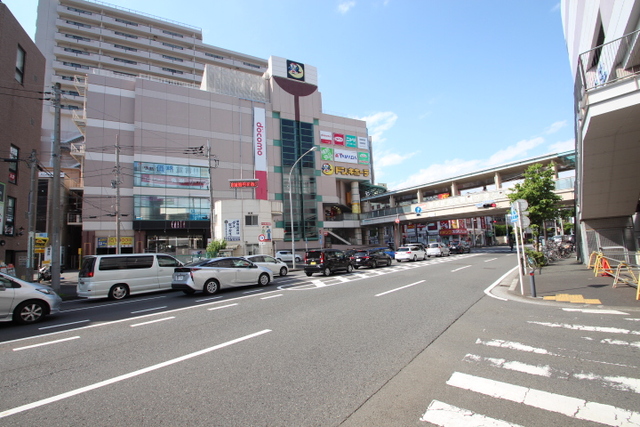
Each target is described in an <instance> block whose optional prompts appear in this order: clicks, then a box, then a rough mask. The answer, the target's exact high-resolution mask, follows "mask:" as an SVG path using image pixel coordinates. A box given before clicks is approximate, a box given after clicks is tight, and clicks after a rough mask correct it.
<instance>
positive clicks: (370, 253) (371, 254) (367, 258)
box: [351, 248, 393, 269]
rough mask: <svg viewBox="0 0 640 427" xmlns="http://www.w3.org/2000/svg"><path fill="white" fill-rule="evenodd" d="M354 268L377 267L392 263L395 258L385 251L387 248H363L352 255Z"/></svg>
mask: <svg viewBox="0 0 640 427" xmlns="http://www.w3.org/2000/svg"><path fill="white" fill-rule="evenodd" d="M351 260H352V261H353V268H356V269H357V268H360V267H370V268H376V267H379V266H382V265H387V266H388V265H391V263H392V262H393V259H392V258H391V257H390V256H389V254H388V253H386V252H385V248H375V249H363V250H359V251H356V252H355V253H354V254H353V256H352V257H351Z"/></svg>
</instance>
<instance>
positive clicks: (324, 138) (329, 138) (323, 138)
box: [320, 130, 333, 144]
mask: <svg viewBox="0 0 640 427" xmlns="http://www.w3.org/2000/svg"><path fill="white" fill-rule="evenodd" d="M320 142H321V143H323V144H331V142H333V134H332V133H331V132H329V131H326V130H321V131H320Z"/></svg>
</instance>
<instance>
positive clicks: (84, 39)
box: [64, 34, 91, 42]
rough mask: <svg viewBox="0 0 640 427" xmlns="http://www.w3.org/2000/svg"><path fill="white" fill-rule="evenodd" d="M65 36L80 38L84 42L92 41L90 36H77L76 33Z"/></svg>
mask: <svg viewBox="0 0 640 427" xmlns="http://www.w3.org/2000/svg"><path fill="white" fill-rule="evenodd" d="M64 36H65V37H68V38H70V39H74V40H79V41H83V42H90V41H91V39H90V38H87V37H82V36H76V35H75V34H65V35H64Z"/></svg>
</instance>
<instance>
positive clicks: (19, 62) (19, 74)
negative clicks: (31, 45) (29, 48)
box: [16, 46, 27, 84]
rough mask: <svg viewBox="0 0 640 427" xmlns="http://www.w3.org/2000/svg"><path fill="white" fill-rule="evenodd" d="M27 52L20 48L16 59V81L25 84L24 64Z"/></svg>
mask: <svg viewBox="0 0 640 427" xmlns="http://www.w3.org/2000/svg"><path fill="white" fill-rule="evenodd" d="M26 56H27V54H26V52H25V51H24V49H23V48H22V47H21V46H18V56H17V58H16V80H17V81H18V82H19V83H20V84H23V83H24V64H25V57H26Z"/></svg>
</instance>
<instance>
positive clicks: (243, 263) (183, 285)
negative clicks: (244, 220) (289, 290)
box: [171, 257, 273, 295]
mask: <svg viewBox="0 0 640 427" xmlns="http://www.w3.org/2000/svg"><path fill="white" fill-rule="evenodd" d="M272 279H273V274H272V273H271V270H269V269H268V268H265V267H262V266H259V265H256V264H254V263H252V262H251V261H248V260H246V259H244V258H236V257H220V258H212V259H205V260H201V261H196V262H193V263H191V264H187V265H185V266H183V267H176V269H175V270H174V273H173V280H172V281H171V288H173V289H178V290H181V291H182V292H184V293H185V294H187V295H190V294H193V293H195V292H196V291H202V292H204V293H205V294H207V295H213V294H215V293H216V292H218V291H219V290H220V289H221V288H226V287H236V286H245V285H256V284H257V285H260V286H267V285H268V284H269V283H271V280H272Z"/></svg>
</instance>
